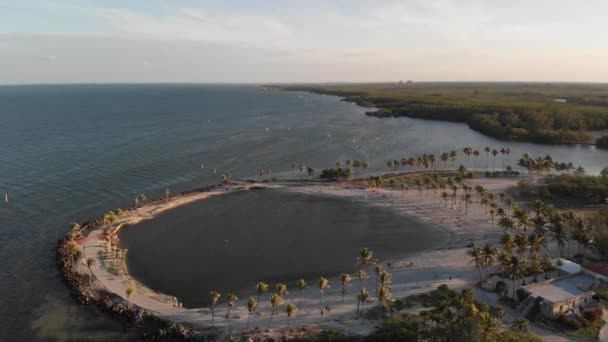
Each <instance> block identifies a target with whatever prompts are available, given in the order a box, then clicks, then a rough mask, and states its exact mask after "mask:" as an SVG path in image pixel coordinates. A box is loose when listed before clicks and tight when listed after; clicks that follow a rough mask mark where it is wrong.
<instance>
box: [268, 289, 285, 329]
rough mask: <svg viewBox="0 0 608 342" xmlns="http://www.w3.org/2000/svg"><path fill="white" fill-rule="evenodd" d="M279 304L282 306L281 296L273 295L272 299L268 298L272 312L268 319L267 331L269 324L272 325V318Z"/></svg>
mask: <svg viewBox="0 0 608 342" xmlns="http://www.w3.org/2000/svg"><path fill="white" fill-rule="evenodd" d="M281 304H283V298H281V296H279V295H278V294H276V293H275V294H273V295H272V297H270V306H271V307H272V311H271V313H270V319H269V320H268V329H270V323H272V317H274V313H275V310H276V308H277V306H279V305H281Z"/></svg>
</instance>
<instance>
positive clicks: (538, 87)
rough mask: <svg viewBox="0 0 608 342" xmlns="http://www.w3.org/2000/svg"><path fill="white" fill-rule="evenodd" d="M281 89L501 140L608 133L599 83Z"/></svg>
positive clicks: (604, 90)
mask: <svg viewBox="0 0 608 342" xmlns="http://www.w3.org/2000/svg"><path fill="white" fill-rule="evenodd" d="M285 89H287V90H304V91H310V92H314V93H321V94H329V95H337V96H342V97H344V98H345V100H346V101H350V102H355V103H357V104H359V105H362V106H367V107H376V108H378V109H379V110H377V111H373V112H369V113H368V114H369V115H373V116H378V117H387V116H407V117H413V118H420V119H431V120H444V121H456V122H465V123H467V124H468V125H469V126H470V127H471V128H472V129H474V130H476V131H479V132H481V133H484V134H486V135H489V136H492V137H495V138H499V139H504V140H523V141H533V142H543V143H588V144H593V143H595V139H594V138H593V136H592V135H591V134H589V132H588V131H589V130H600V129H607V128H608V86H607V85H600V84H541V83H415V84H407V85H406V84H361V85H336V86H318V87H315V86H312V87H311V86H308V87H300V86H293V87H287V88H285ZM557 100H559V101H557ZM563 100H565V102H564V101H563Z"/></svg>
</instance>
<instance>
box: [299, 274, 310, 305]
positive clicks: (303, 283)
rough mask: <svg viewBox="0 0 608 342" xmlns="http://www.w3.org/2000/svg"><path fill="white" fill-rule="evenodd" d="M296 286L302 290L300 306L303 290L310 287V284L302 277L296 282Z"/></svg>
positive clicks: (300, 300)
mask: <svg viewBox="0 0 608 342" xmlns="http://www.w3.org/2000/svg"><path fill="white" fill-rule="evenodd" d="M296 286H297V287H298V290H299V291H300V298H298V306H299V307H302V291H304V289H305V288H307V287H308V284H307V283H306V281H305V280H304V279H300V280H298V282H297V283H296Z"/></svg>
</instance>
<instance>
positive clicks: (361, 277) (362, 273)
mask: <svg viewBox="0 0 608 342" xmlns="http://www.w3.org/2000/svg"><path fill="white" fill-rule="evenodd" d="M357 278H358V279H359V290H361V289H362V288H363V281H364V280H365V278H367V272H365V270H362V269H361V270H359V271H358V272H357Z"/></svg>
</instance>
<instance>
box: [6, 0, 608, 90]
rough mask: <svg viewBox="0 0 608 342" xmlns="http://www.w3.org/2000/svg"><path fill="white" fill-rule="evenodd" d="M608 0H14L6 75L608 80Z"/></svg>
mask: <svg viewBox="0 0 608 342" xmlns="http://www.w3.org/2000/svg"><path fill="white" fill-rule="evenodd" d="M606 13H608V1H605V0H585V1H580V0H576V1H570V0H527V1H520V0H510V1H504V0H500V1H495V0H401V1H396V0H335V1H320V0H307V1H300V0H261V1H253V0H250V1H244V0H222V1H219V0H217V1H216V0H213V1H212V0H0V84H30V83H106V82H112V83H113V82H201V83H217V82H223V83H279V82H392V81H398V80H410V79H411V80H415V81H542V82H545V81H550V82H559V81H566V82H608V38H606V34H607V33H608V20H606Z"/></svg>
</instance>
